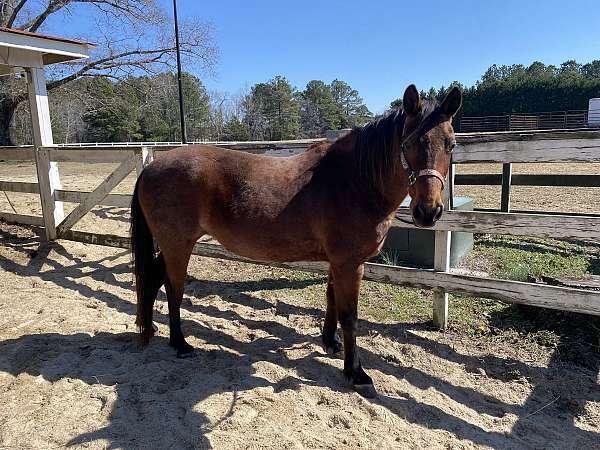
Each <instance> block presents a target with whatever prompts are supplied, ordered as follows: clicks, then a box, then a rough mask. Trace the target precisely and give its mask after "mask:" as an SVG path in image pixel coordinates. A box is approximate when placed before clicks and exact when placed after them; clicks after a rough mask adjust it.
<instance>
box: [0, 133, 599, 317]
mask: <svg viewBox="0 0 600 450" xmlns="http://www.w3.org/2000/svg"><path fill="white" fill-rule="evenodd" d="M457 141H458V144H459V145H458V146H457V148H456V149H455V152H454V157H453V158H454V159H453V161H454V163H461V164H468V163H503V164H505V167H506V166H507V165H510V164H511V163H539V162H600V130H595V131H594V130H577V131H567V130H561V131H544V132H537V131H536V132H533V131H529V132H520V133H514V132H508V133H477V134H459V135H457ZM310 142H313V141H289V142H269V143H261V142H252V143H233V144H232V143H223V144H218V145H223V146H228V147H233V148H237V149H239V150H241V151H250V152H254V153H265V152H268V151H280V152H283V153H286V150H289V151H297V150H298V148H304V147H306V146H307V145H308V144H309V143H310ZM170 148H172V146H169V145H167V146H150V145H139V144H138V145H123V146H118V145H111V146H93V147H90V146H60V147H59V146H51V147H43V146H40V147H37V148H35V149H34V148H32V147H22V148H0V160H20V161H22V160H31V161H35V163H36V166H37V172H38V183H22V182H11V181H0V190H4V191H11V192H26V193H39V195H40V199H41V203H42V211H43V216H42V217H39V216H28V215H20V214H11V213H4V212H2V213H0V219H3V220H5V221H9V222H14V223H20V224H26V225H35V226H39V227H44V228H45V233H46V236H47V237H48V238H49V239H54V238H58V239H67V240H73V241H78V242H84V243H90V244H99V245H107V246H112V247H122V248H127V247H128V246H129V239H128V238H126V237H122V236H115V235H109V234H103V233H93V232H83V231H74V230H73V229H72V227H73V226H74V225H75V224H76V223H77V222H78V221H79V220H80V219H81V218H82V217H83V216H84V215H85V214H86V213H88V212H89V211H90V210H91V209H92V208H93V207H94V206H96V205H106V206H116V207H123V208H125V207H128V206H129V203H130V200H131V196H130V195H124V194H111V193H110V192H111V191H112V189H113V188H114V187H115V186H117V185H118V184H119V183H120V182H121V181H122V180H123V179H124V178H125V177H126V176H127V175H128V174H129V173H130V172H132V171H134V170H135V171H136V172H138V173H139V172H140V171H141V170H142V168H143V167H144V166H145V165H147V164H149V163H150V162H151V161H152V160H153V158H154V154H155V153H156V152H160V151H168V150H169V149H170ZM57 162H83V163H99V162H103V163H106V162H111V163H118V166H117V168H116V169H115V170H114V171H113V172H112V173H111V174H110V175H109V176H108V177H106V179H105V180H104V181H103V182H102V183H101V184H100V185H99V186H98V187H96V188H95V189H94V190H93V191H91V192H81V191H70V190H63V189H61V186H60V179H59V172H58V170H56V167H57V166H56V163H57ZM506 175H507V174H506V173H505V174H503V179H504V180H506V179H508V181H509V183H508V186H510V174H508V175H509V176H508V177H507V176H506ZM450 181H452V180H450ZM62 202H73V203H77V204H78V206H77V207H76V208H75V209H74V210H72V211H71V212H70V213H69V214H68V215H67V216H66V217H64V213H63V209H62ZM408 217H409V212H408V211H407V210H399V211H398V213H397V218H398V219H400V218H404V219H407V218H408ZM393 226H395V227H401V228H408V227H412V225H409V224H406V223H403V222H401V221H400V220H396V221H395V222H394V224H393ZM433 229H434V231H435V240H436V245H435V262H434V267H435V268H434V269H433V270H428V269H415V268H408V267H397V266H387V265H381V264H374V263H368V264H366V270H365V278H366V279H370V280H375V281H380V282H384V283H392V284H396V285H401V286H412V287H417V288H424V289H433V291H434V305H433V318H434V322H435V324H436V325H437V326H439V327H440V328H444V327H445V326H446V324H447V318H448V293H449V292H451V293H457V294H462V295H471V296H477V297H486V298H491V299H497V300H501V301H506V302H511V303H520V304H527V305H533V306H539V307H545V308H551V309H559V310H567V311H576V312H582V313H588V314H595V315H600V293H598V292H596V291H591V290H583V289H575V288H569V287H559V286H548V285H541V284H534V283H524V282H518V281H508V280H498V279H492V278H480V277H475V276H467V275H459V274H456V273H452V272H451V271H450V270H449V259H450V258H449V253H450V237H451V232H453V231H469V232H474V233H492V234H511V235H518V236H538V237H551V238H562V239H585V240H592V241H599V240H600V217H598V216H581V215H580V216H574V215H561V214H531V213H514V212H497V211H452V210H450V211H447V212H446V213H445V214H444V216H443V217H442V219H441V220H439V221H438V222H437V223H436V224H435V226H434V228H433ZM194 253H195V254H196V255H201V256H208V257H214V258H221V259H230V260H237V261H246V262H252V263H256V264H266V265H273V266H278V267H285V268H291V269H299V270H305V271H312V272H326V271H327V264H326V263H315V262H294V263H278V264H272V263H269V262H261V261H250V260H248V259H246V258H241V257H239V256H236V255H234V254H231V253H229V252H227V251H226V250H225V249H223V247H221V246H219V245H215V244H209V243H201V242H199V243H197V244H196V246H195V249H194Z"/></svg>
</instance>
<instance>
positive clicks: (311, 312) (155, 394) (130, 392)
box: [0, 231, 600, 449]
mask: <svg viewBox="0 0 600 450" xmlns="http://www.w3.org/2000/svg"><path fill="white" fill-rule="evenodd" d="M0 237H2V245H7V246H10V247H11V248H12V249H13V250H15V251H20V252H23V253H26V254H27V255H29V256H32V257H31V259H30V260H29V263H27V264H19V263H16V262H14V261H12V260H10V259H8V258H5V257H0V267H1V268H2V269H4V270H7V271H11V272H14V273H16V274H18V275H21V276H35V277H39V278H41V279H42V280H45V281H50V282H52V283H54V284H56V285H58V286H61V287H63V288H65V289H68V290H72V291H75V292H78V293H79V294H80V295H82V296H84V297H86V298H89V299H93V300H95V301H100V302H103V303H104V304H105V305H106V306H108V307H109V308H113V309H115V310H116V311H120V312H123V313H126V314H128V315H131V316H132V319H131V321H132V323H133V316H134V314H135V306H134V305H133V304H132V303H131V302H129V301H127V300H125V299H123V298H121V297H120V296H118V295H116V294H114V293H112V292H110V291H109V290H103V289H92V288H90V287H89V286H87V285H86V284H85V283H84V282H82V281H80V278H83V277H91V278H92V279H94V280H98V281H103V282H105V283H107V285H109V286H113V287H118V288H122V289H129V288H131V284H130V283H129V282H123V281H119V280H118V279H116V278H115V277H114V276H113V274H115V273H126V272H128V271H129V264H128V263H120V264H116V265H112V266H108V263H112V262H114V261H115V260H116V259H117V258H119V257H121V256H123V253H124V252H116V253H115V254H111V255H109V256H106V257H104V258H100V259H98V260H96V261H89V260H83V259H82V258H79V257H77V256H75V255H73V254H71V253H70V252H69V251H68V250H67V249H66V248H65V247H63V246H62V245H60V244H59V243H51V244H43V245H41V246H40V247H39V249H37V250H35V249H33V246H34V243H35V238H32V239H22V238H20V237H15V236H13V235H11V234H10V233H6V232H4V231H1V232H0ZM51 252H56V253H57V254H58V255H59V256H60V257H62V258H65V259H66V260H67V261H69V264H68V265H66V264H65V265H63V264H59V263H58V262H57V261H55V260H54V259H53V258H52V257H51ZM42 266H44V267H46V269H45V270H44V271H40V268H41V267H42ZM48 267H50V270H48V269H47V268H48ZM189 281H190V282H189V283H188V286H187V289H188V291H187V294H188V295H190V296H193V297H194V299H195V300H194V301H193V302H190V303H188V302H186V303H184V305H183V308H185V309H187V310H188V311H189V312H191V313H201V314H203V315H206V316H207V317H210V318H215V319H225V320H227V321H237V322H238V323H240V324H241V325H242V326H244V327H247V328H248V329H250V330H253V329H260V330H262V331H265V332H267V333H268V335H270V336H273V337H274V339H255V340H251V341H240V340H237V339H235V338H234V337H232V336H231V335H229V334H227V333H226V332H224V331H222V330H220V329H216V328H214V327H209V326H206V325H203V324H202V323H201V322H199V321H196V320H184V324H183V327H184V333H185V334H187V335H192V336H195V337H197V338H198V339H200V340H202V341H205V342H207V343H211V344H215V345H216V346H217V348H218V349H215V348H212V349H211V350H203V349H197V352H198V356H197V357H196V358H192V359H189V360H177V359H175V357H174V353H173V351H172V350H171V349H170V348H169V347H168V342H167V339H166V338H163V337H156V338H155V339H153V342H152V344H151V346H150V347H149V348H148V349H146V350H144V351H141V350H140V348H139V347H138V344H137V340H136V339H135V336H134V335H133V334H132V333H97V334H96V335H94V336H90V335H88V334H82V333H78V334H74V335H62V334H56V333H43V334H35V335H26V336H22V337H20V338H16V339H10V340H5V341H3V342H1V343H0V370H3V371H6V372H8V373H11V374H13V375H19V374H21V373H28V374H31V375H34V376H37V375H41V376H43V377H44V378H45V379H46V380H48V381H51V382H54V381H58V380H61V379H64V378H73V379H79V380H81V381H83V382H84V383H85V384H87V385H90V386H93V385H95V384H99V385H102V386H115V393H116V397H115V398H114V399H112V400H110V399H109V400H105V401H106V405H107V407H109V408H110V413H109V415H108V424H107V425H106V426H105V427H103V428H101V429H99V430H97V431H94V432H91V433H87V434H83V435H80V436H78V437H76V438H75V439H73V440H72V441H71V442H70V444H71V445H79V444H84V443H88V442H92V441H96V440H99V439H105V440H107V441H109V442H110V445H109V447H111V448H113V447H121V448H132V449H133V448H146V447H153V448H156V447H160V448H166V447H168V446H171V445H173V444H174V443H176V445H177V446H178V447H180V448H209V447H210V442H209V441H208V439H207V438H206V436H205V435H206V433H207V432H209V431H210V430H211V429H212V428H211V425H210V424H211V421H209V419H208V418H207V417H206V415H204V414H203V413H202V412H199V410H198V408H197V407H195V406H196V405H198V403H200V402H202V401H204V400H206V399H207V398H209V397H210V396H212V395H215V394H219V395H226V396H227V398H228V399H229V400H228V401H229V402H230V403H229V405H228V407H227V408H225V410H224V412H223V416H222V417H221V418H220V419H219V420H218V421H217V423H220V422H222V421H224V420H228V418H229V417H230V416H231V414H232V411H233V408H234V406H235V402H236V401H237V398H238V393H239V392H242V391H246V390H251V389H254V388H256V387H271V388H272V389H273V392H275V393H277V392H281V391H282V390H287V389H297V388H298V386H300V385H314V386H323V387H327V388H329V389H332V390H335V391H339V392H350V389H349V387H348V385H347V383H346V381H345V380H344V378H343V376H342V375H341V373H340V371H339V370H338V369H336V368H334V367H332V366H331V365H329V364H327V363H325V362H324V360H323V358H317V357H318V356H323V355H322V354H321V353H319V352H316V351H311V352H310V353H309V354H308V355H306V356H305V357H303V358H300V359H293V360H292V359H289V358H288V357H287V356H286V355H285V352H281V351H280V350H281V349H285V348H292V347H294V346H302V345H306V344H307V342H308V344H311V345H312V344H314V346H315V347H316V345H317V344H318V342H319V336H310V335H306V334H303V333H302V332H301V331H299V330H297V329H296V328H295V327H293V326H290V325H287V324H285V322H284V323H282V322H281V321H277V320H274V319H269V318H264V317H263V318H259V319H256V318H249V317H245V316H242V315H240V314H239V313H237V312H236V311H234V310H221V309H219V308H217V307H215V306H213V305H210V304H203V303H202V301H201V299H202V298H204V297H205V296H207V295H211V294H217V295H219V296H220V297H222V298H226V299H227V300H228V301H230V302H233V303H237V304H239V305H244V306H249V307H253V308H256V309H273V308H274V304H273V303H272V302H270V301H268V300H266V299H263V298H260V297H259V298H257V297H256V296H254V295H250V293H251V292H253V291H258V290H266V289H302V288H304V287H306V286H308V285H310V284H314V283H320V282H322V281H323V280H322V279H316V280H307V281H294V280H282V279H266V280H259V281H241V282H237V281H236V282H225V281H224V282H220V281H203V280H198V279H195V278H194V277H190V280H189ZM161 295H162V294H161ZM275 314H276V315H288V316H290V315H296V316H308V317H312V318H313V319H314V320H315V321H317V320H318V321H321V320H322V317H323V312H322V310H321V309H319V308H311V307H304V306H298V305H296V304H292V303H289V302H285V301H278V302H277V304H276V307H275ZM267 317H268V316H267ZM155 319H156V321H158V322H161V323H164V324H167V323H168V317H167V315H166V314H163V313H160V312H156V313H155ZM359 328H360V331H361V333H362V334H365V333H367V332H376V333H380V334H381V335H384V336H385V337H386V338H389V339H391V340H393V341H395V342H397V343H400V344H410V345H415V346H419V347H421V348H423V349H424V350H426V351H427V352H430V353H431V354H433V355H435V356H437V357H440V358H443V359H444V360H447V361H449V362H452V363H458V364H461V365H463V366H464V367H465V368H467V370H476V369H477V368H481V369H483V371H484V372H485V373H486V374H487V376H490V377H492V378H496V379H498V380H501V381H512V380H510V379H506V376H507V375H506V374H507V367H508V368H510V371H513V370H514V369H517V370H518V371H519V373H520V374H521V375H522V376H524V377H526V378H527V379H528V380H529V381H530V382H531V383H533V384H534V385H535V388H534V390H533V392H532V394H531V395H530V397H529V399H528V400H527V402H526V404H525V405H522V406H520V405H515V404H508V403H505V402H502V401H501V400H499V399H497V398H495V397H494V396H493V395H490V394H486V393H482V392H480V391H479V390H475V389H472V388H469V387H465V386H456V385H452V384H451V383H449V382H447V381H445V380H444V379H442V378H438V377H435V376H432V375H430V374H428V373H427V372H425V371H424V370H420V369H418V368H415V367H409V366H406V365H403V364H402V363H401V361H400V360H397V359H394V358H385V359H384V358H383V357H382V355H380V354H377V353H375V352H373V351H372V350H370V349H367V348H363V349H361V354H362V357H363V361H364V365H365V367H366V368H368V369H371V370H378V371H380V372H382V373H383V374H385V375H389V376H392V377H395V378H397V379H404V380H406V381H407V382H408V383H410V384H411V385H413V386H415V387H416V388H419V389H423V390H425V389H428V388H434V389H436V390H437V391H439V392H441V393H443V394H444V395H446V396H448V397H450V398H451V399H453V400H454V401H456V402H458V403H460V404H463V405H466V406H468V407H469V408H471V409H473V410H475V411H477V412H478V413H480V414H487V415H490V416H493V417H497V418H502V417H503V416H505V415H506V414H515V415H517V416H518V417H520V419H519V422H518V423H517V426H515V427H514V429H513V431H512V432H511V433H508V434H505V433H501V432H494V431H487V430H483V429H482V428H480V427H479V426H477V425H474V424H471V423H469V422H468V421H465V420H463V419H461V418H460V417H457V416H454V415H452V414H451V413H448V412H446V411H444V410H442V409H440V408H438V407H437V406H434V405H428V404H425V403H422V402H419V401H418V400H417V399H415V398H414V397H413V396H411V395H410V393H403V394H402V395H401V396H398V395H392V394H391V393H388V392H387V391H386V390H385V386H379V388H380V390H381V391H382V393H381V395H380V396H379V398H378V399H376V400H373V402H374V403H376V404H379V405H382V406H384V407H385V408H386V409H387V410H389V411H390V412H391V413H393V414H395V415H397V416H399V417H402V418H403V419H405V420H407V421H409V422H411V423H414V424H418V425H421V426H426V427H429V428H432V429H439V430H445V431H447V432H449V433H452V434H454V435H455V436H456V437H457V438H458V439H467V440H469V441H471V442H473V443H474V444H476V445H485V446H490V447H493V448H506V447H520V446H527V443H528V442H531V443H533V442H535V441H536V439H541V436H543V435H544V433H546V432H547V430H546V429H544V428H538V429H535V428H532V423H534V422H533V421H532V420H531V418H530V416H529V415H530V414H531V413H532V412H534V411H536V410H537V409H539V408H540V407H543V406H544V405H546V404H547V402H548V401H551V400H552V398H554V397H549V395H554V393H552V392H549V391H548V389H547V385H548V384H547V383H548V380H549V379H550V380H551V381H552V384H553V386H557V387H558V386H560V385H565V384H573V383H574V381H575V380H574V379H573V375H572V373H571V372H569V374H567V375H565V374H564V373H563V372H562V371H561V370H560V368H561V367H560V365H559V364H558V363H556V365H554V366H553V365H552V363H551V366H550V367H548V368H547V369H546V368H539V367H535V366H530V365H528V364H527V363H524V362H522V361H518V360H514V359H511V358H507V357H500V356H494V355H485V356H483V357H475V356H471V355H466V354H462V353H460V352H458V351H456V350H455V349H454V348H452V347H451V346H450V345H447V344H443V343H440V342H437V341H435V340H432V339H427V338H424V337H422V335H421V334H419V333H418V332H419V331H424V330H426V329H427V326H426V325H422V324H412V323H396V324H381V323H377V322H372V321H369V320H361V321H360V325H359ZM66 361H68V363H66ZM259 361H268V362H270V363H272V364H275V365H278V366H280V367H282V368H292V369H294V370H295V372H296V373H297V374H298V377H297V378H296V377H288V378H287V379H285V380H281V381H279V382H277V383H272V382H269V381H268V380H266V379H264V378H262V377H258V376H256V373H255V372H254V369H253V364H254V363H256V362H259ZM596 370H597V367H596ZM593 371H594V369H593V367H592V368H589V369H587V372H586V371H584V372H585V373H584V375H585V377H583V376H582V377H581V378H580V379H578V380H577V382H578V385H577V386H578V388H579V389H582V392H586V393H588V394H589V399H590V400H595V401H599V400H600V399H599V398H598V397H599V396H598V394H597V391H596V393H595V394H594V389H595V388H597V384H595V379H594V378H593V374H594V372H593ZM511 373H512V372H511ZM582 373H583V372H582ZM596 373H597V371H596ZM99 375H101V376H99ZM586 395H587V394H586ZM548 399H549V400H548ZM548 413H549V414H555V415H558V418H557V419H553V420H559V421H560V423H561V424H562V423H564V424H565V427H564V431H563V434H562V435H561V436H549V437H548V439H549V440H548V442H551V440H552V439H553V444H552V445H555V444H556V443H563V444H564V446H571V444H573V443H578V444H579V446H580V447H582V448H585V447H586V444H588V443H593V442H597V441H598V439H600V434H598V433H593V432H587V431H584V430H581V429H580V428H577V427H575V426H574V423H573V421H574V418H575V417H576V414H577V409H576V408H570V406H569V404H564V403H561V402H560V401H558V400H557V401H555V402H554V403H552V404H550V405H549V406H547V407H545V409H544V414H548ZM540 414H541V412H540ZM212 423H214V421H213V422H212ZM213 426H214V425H213ZM161 430H163V431H161ZM164 430H168V433H165V432H164ZM532 430H533V431H532ZM531 433H533V434H534V436H531V435H530V434H531Z"/></svg>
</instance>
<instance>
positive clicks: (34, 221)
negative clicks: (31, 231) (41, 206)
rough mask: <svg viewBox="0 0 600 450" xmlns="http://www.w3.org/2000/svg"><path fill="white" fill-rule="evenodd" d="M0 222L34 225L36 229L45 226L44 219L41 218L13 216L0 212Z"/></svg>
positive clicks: (22, 215) (23, 215)
mask: <svg viewBox="0 0 600 450" xmlns="http://www.w3.org/2000/svg"><path fill="white" fill-rule="evenodd" d="M0 220H4V221H5V222H8V223H17V224H23V225H34V226H36V227H43V226H44V218H43V217H40V216H28V215H25V214H13V213H6V212H0Z"/></svg>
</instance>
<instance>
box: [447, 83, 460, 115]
mask: <svg viewBox="0 0 600 450" xmlns="http://www.w3.org/2000/svg"><path fill="white" fill-rule="evenodd" d="M461 105H462V92H461V91H460V89H459V88H458V87H456V86H454V87H453V88H452V89H450V92H448V95H446V98H445V99H444V101H443V102H442V110H443V111H444V113H445V114H446V115H447V116H448V117H452V116H454V114H456V113H457V111H458V110H459V109H460V106H461Z"/></svg>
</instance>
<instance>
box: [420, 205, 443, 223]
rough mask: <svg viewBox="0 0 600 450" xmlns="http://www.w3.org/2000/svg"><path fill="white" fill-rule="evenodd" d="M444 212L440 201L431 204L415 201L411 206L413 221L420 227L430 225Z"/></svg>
mask: <svg viewBox="0 0 600 450" xmlns="http://www.w3.org/2000/svg"><path fill="white" fill-rule="evenodd" d="M443 213H444V205H442V204H441V203H439V204H434V205H432V206H429V205H424V204H423V203H417V204H416V205H415V207H414V208H413V211H412V215H413V221H414V223H415V225H416V226H418V227H421V228H430V227H432V226H433V225H434V224H435V223H436V222H437V221H438V220H439V219H440V217H442V214H443Z"/></svg>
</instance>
